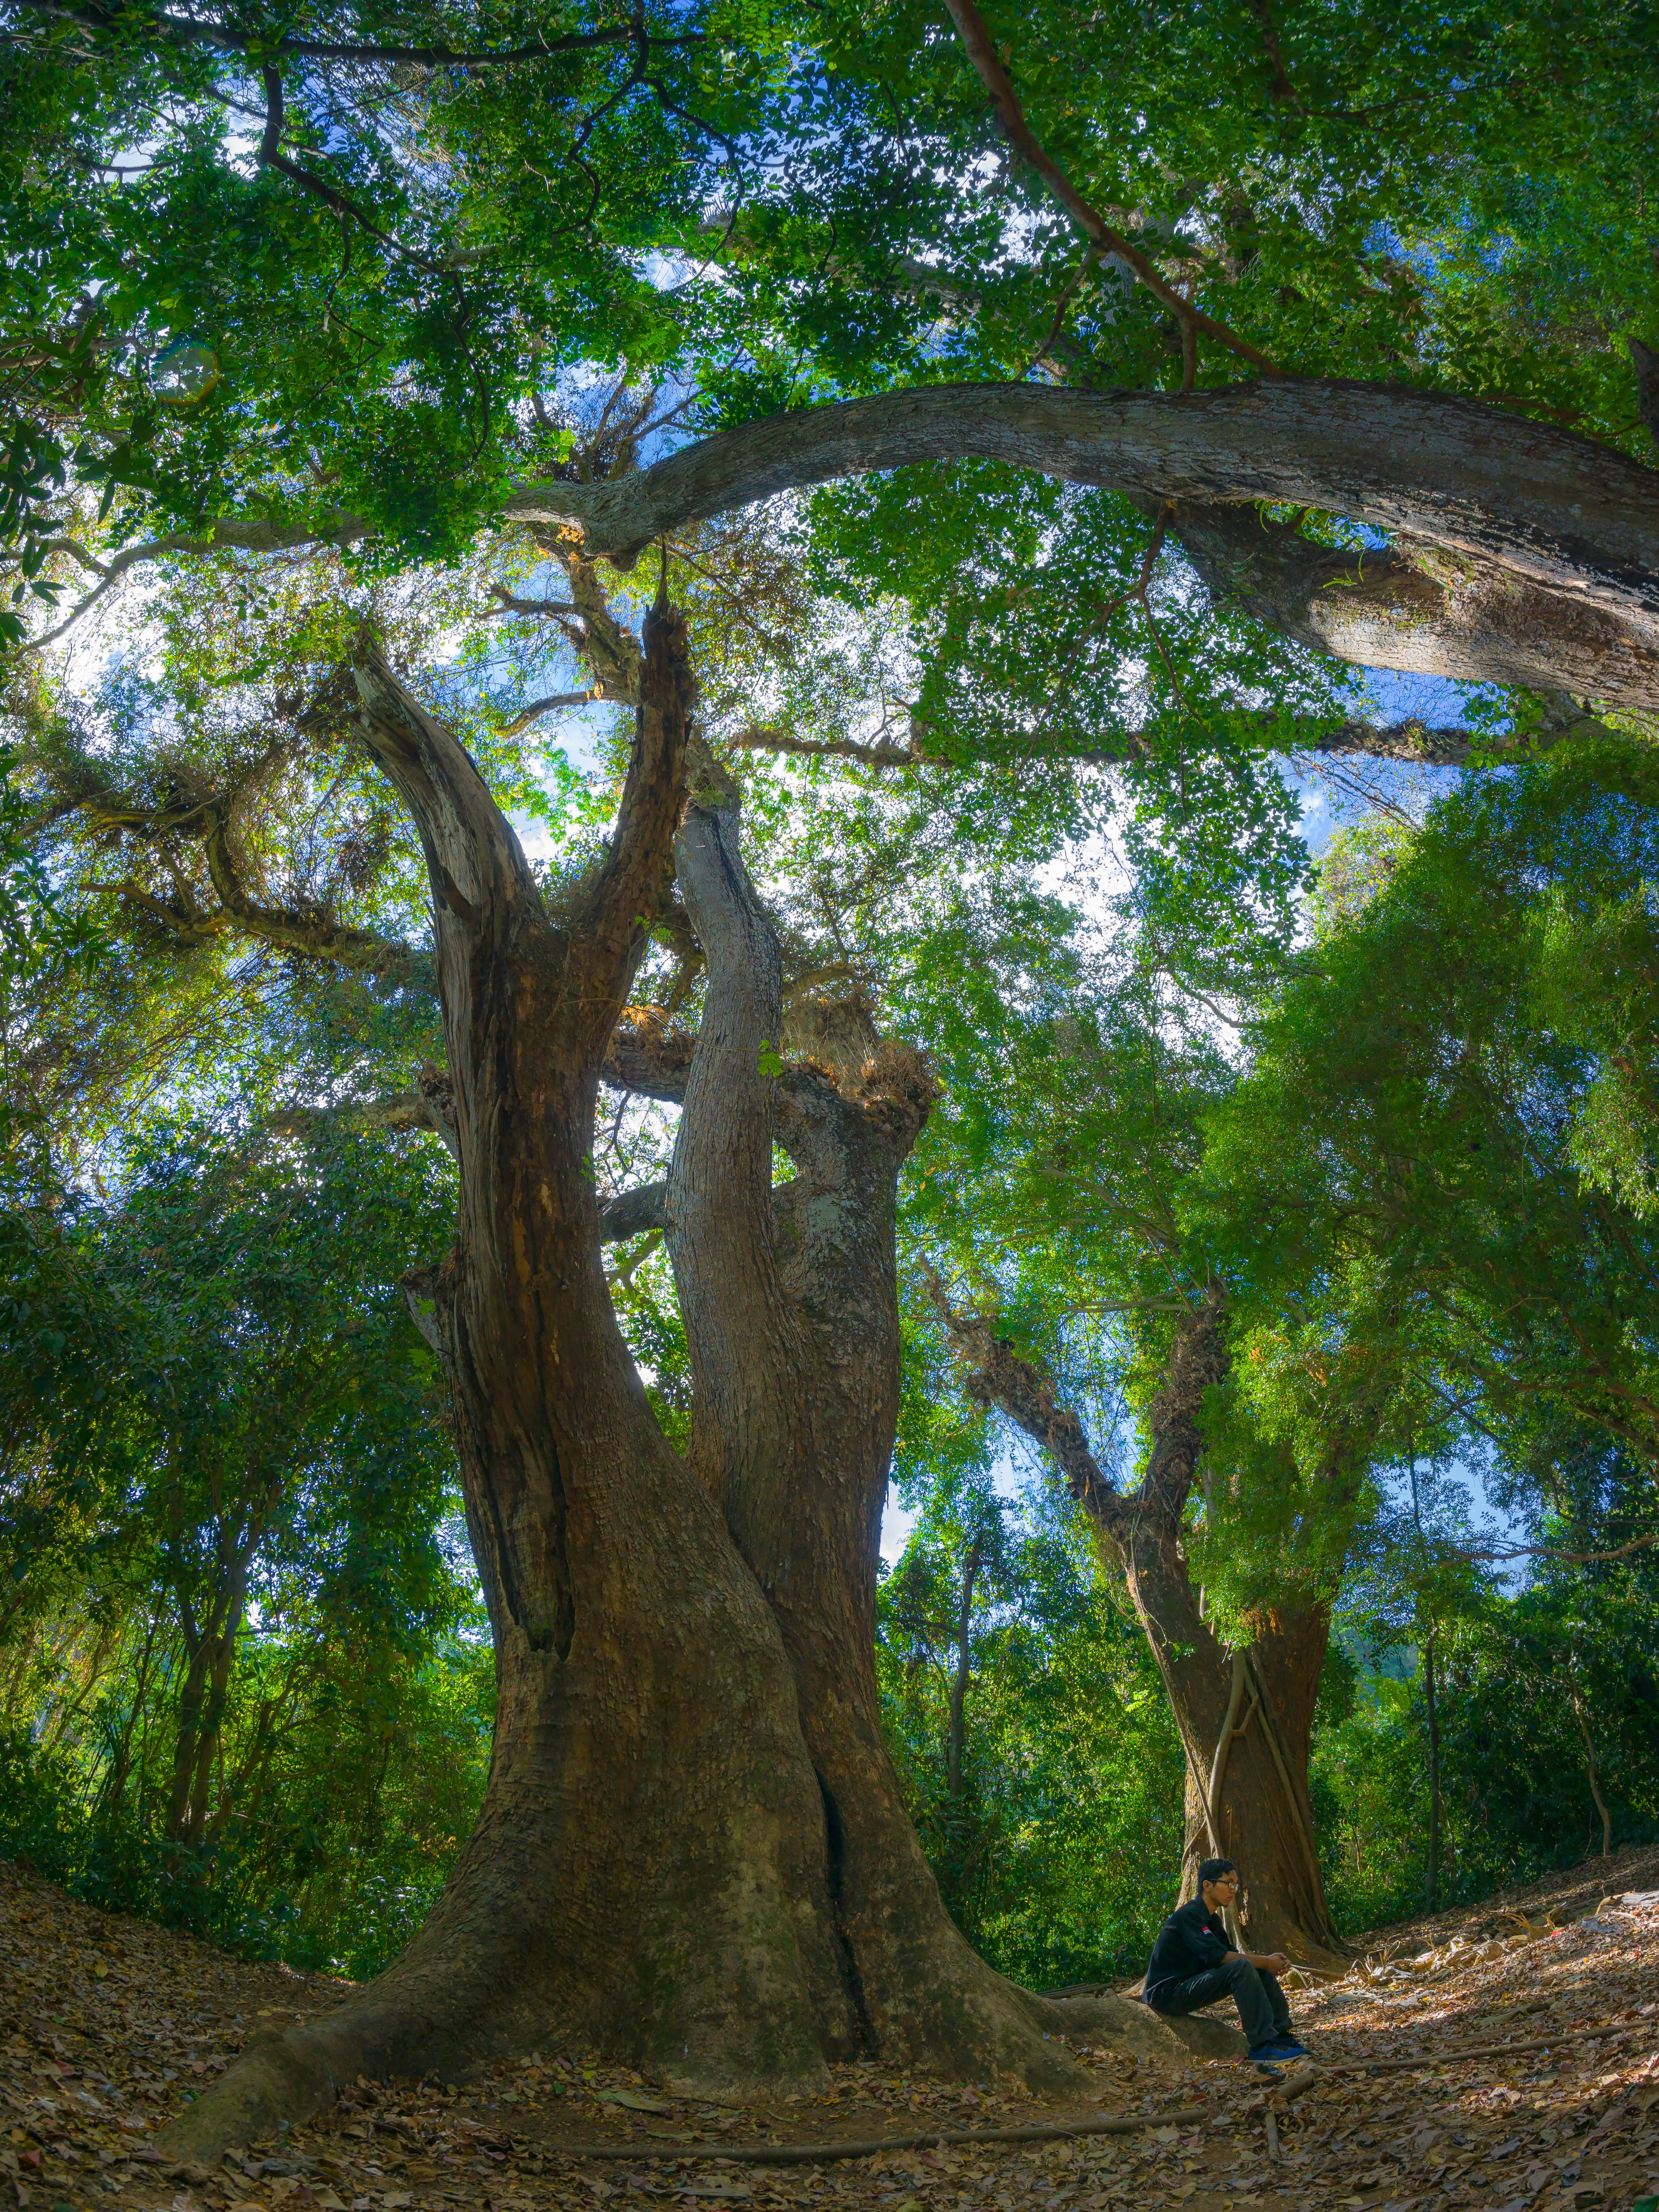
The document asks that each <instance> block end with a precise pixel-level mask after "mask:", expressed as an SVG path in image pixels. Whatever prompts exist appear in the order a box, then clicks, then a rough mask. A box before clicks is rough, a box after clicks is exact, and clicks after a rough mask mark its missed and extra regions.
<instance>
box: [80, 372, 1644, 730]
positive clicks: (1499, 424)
mask: <svg viewBox="0 0 1659 2212" xmlns="http://www.w3.org/2000/svg"><path fill="white" fill-rule="evenodd" d="M966 457H976V458H981V459H994V460H1002V461H1006V462H1008V463H1009V464H1011V465H1013V466H1016V467H1020V468H1028V469H1036V470H1041V471H1044V472H1046V473H1048V474H1049V475H1053V476H1057V477H1062V478H1064V479H1066V480H1067V481H1070V482H1073V483H1090V484H1097V485H1102V486H1107V487H1109V488H1111V489H1116V490H1119V491H1121V492H1124V493H1126V494H1127V495H1129V496H1130V497H1131V498H1133V499H1135V500H1137V501H1141V502H1142V503H1146V502H1147V501H1152V502H1155V503H1162V502H1173V503H1174V506H1175V510H1176V511H1175V513H1174V514H1173V516H1172V517H1171V521H1170V526H1171V528H1172V529H1173V530H1174V531H1175V532H1176V534H1177V535H1178V536H1180V537H1181V538H1182V543H1183V544H1185V546H1186V548H1187V550H1188V554H1189V556H1191V557H1192V558H1193V559H1194V562H1195V563H1196V564H1197V565H1198V567H1199V568H1200V574H1206V575H1207V576H1208V577H1209V578H1210V579H1211V580H1212V584H1213V586H1214V587H1215V588H1217V589H1219V590H1223V591H1225V592H1226V593H1227V594H1228V596H1230V597H1231V598H1232V599H1234V600H1235V602H1236V603H1237V604H1238V605H1241V606H1243V608H1245V610H1246V611H1249V612H1251V613H1253V614H1255V615H1256V616H1257V617H1259V618H1260V619H1261V620H1263V621H1266V622H1268V623H1272V624H1273V626H1275V627H1277V628H1279V629H1283V630H1285V632H1286V634H1288V635H1291V636H1294V637H1297V638H1299V639H1301V640H1302V641H1304V642H1310V643H1313V644H1315V645H1316V646H1318V647H1320V649H1322V650H1323V651H1326V652H1330V653H1335V654H1337V655H1338V656H1339V657H1340V658H1341V659H1346V660H1349V661H1351V662H1353V663H1355V664H1356V665H1360V666H1368V667H1403V668H1407V669H1414V670H1427V671H1431V672H1437V673H1449V674H1455V675H1458V676H1462V677H1467V678H1474V679H1479V680H1489V681H1495V682H1499V683H1506V684H1523V685H1525V686H1527V687H1528V688H1547V689H1550V690H1570V691H1571V692H1572V693H1573V694H1574V695H1575V696H1581V697H1588V698H1592V699H1595V700H1596V701H1598V702H1607V703H1608V704H1610V705H1613V706H1616V707H1620V708H1634V709H1637V710H1638V711H1647V712H1652V711H1654V709H1655V708H1656V706H1659V498H1656V489H1659V474H1656V472H1655V471H1653V470H1651V469H1648V468H1644V466H1642V465H1640V464H1639V463H1638V462H1635V461H1633V460H1631V459H1627V458H1626V456H1625V455H1623V454H1621V453H1617V452H1615V451H1614V450H1613V449H1612V448H1610V447H1605V446H1600V445H1597V444H1595V442H1594V441H1591V440H1589V439H1587V438H1583V437H1579V436H1577V435H1575V434H1574V433H1572V432H1570V431H1565V430H1561V429H1558V428H1554V427H1553V426H1552V425H1550V424H1547V423H1541V422H1533V421H1531V420H1529V419H1528V418H1527V417H1525V416H1521V415H1517V414H1515V413H1513V412H1511V411H1510V410H1505V409H1503V408H1498V407H1493V406H1488V405H1484V404H1480V403H1479V402H1476V401H1474V400H1468V399H1462V398H1452V397H1449V396H1448V395H1446V394H1443V393H1436V392H1416V391H1412V390H1409V389H1407V388H1405V387H1403V386H1392V385H1379V384H1360V383H1349V382H1344V381H1339V380H1305V381H1304V380H1298V379H1292V378H1280V379H1279V380H1274V381H1273V382H1269V383H1253V384H1245V385H1238V386H1230V387H1228V388H1227V389H1225V390H1222V391H1211V392H1193V393H1188V394H1186V395H1176V394H1171V393H1164V392H1128V393H1109V392H1079V391H1075V390H1069V389H1061V388H1055V387H1052V386H1040V385H1035V384H1024V385H1008V384H979V385H935V386H924V387H922V388H920V389H917V390H912V391H907V392H885V393H881V394H878V395H876V396H874V397H872V398H864V399H851V400H842V401H837V402H835V403H833V404H829V405H827V406H823V407H817V408H807V409H802V410H795V411H793V412H789V413H786V414H781V415H775V416H769V417H768V418H767V419H766V420H764V421H763V422H751V423H748V424H745V425H744V426H743V427H742V428H739V429H736V430H730V431H726V432H724V433H722V434H721V435H719V436H717V437H714V438H709V439H706V440H703V441H701V442H700V443H697V444H695V445H691V446H688V447H683V448H682V449H681V450H680V451H679V452H678V453H672V454H670V455H668V456H667V457H666V458H665V459H662V460H659V461H656V462H653V464H652V465H651V466H650V467H648V468H645V469H641V470H638V471H635V472H633V473H631V474H629V475H627V476H623V477H617V478H613V479H611V480H609V481H606V482H605V483H587V484H582V483H574V482H566V481H562V480H550V481H548V482H545V483H530V484H523V485H520V486H519V487H518V488H517V489H514V490H513V491H511V492H509V493H508V494H507V495H506V496H505V498H504V500H503V501H502V502H501V507H502V512H503V513H505V515H506V517H507V519H508V520H513V521H517V522H523V523H527V524H530V525H532V526H544V527H553V526H574V527H575V528H577V529H580V531H581V532H583V533H584V536H585V538H586V559H588V560H590V561H591V560H592V559H594V558H597V557H598V556H599V555H601V554H604V555H608V556H611V558H613V559H615V560H617V561H618V562H624V563H625V562H627V561H628V560H629V559H631V558H633V557H634V556H636V555H637V553H638V552H639V550H640V549H641V547H642V546H644V545H645V544H648V543H649V542H650V541H651V540H652V539H653V538H657V537H659V536H660V535H662V534H663V533H664V532H671V531H674V530H678V529H679V528H682V527H683V526H684V525H686V524H687V523H689V522H692V521H696V520H704V519H706V518H707V517H708V516H710V515H714V514H720V513H727V512H729V511H731V510H732V509H733V508H736V507H744V506H746V505H749V504H750V503H751V502H752V501H757V500H762V499H766V498H769V497H771V496H773V495H775V494H776V493H779V492H782V491H787V490H789V489H795V488H798V487H799V486H803V485H806V484H812V483H827V482H829V481H832V480H834V479H836V478H837V477H845V476H851V475H858V474H862V473H866V472H867V471H872V470H878V469H890V468H899V467H902V466H905V465H909V464H911V463H915V462H921V461H933V460H939V459H956V458H966ZM1254 501H1285V502H1286V503H1288V504H1291V505H1293V506H1298V507H1311V508H1315V509H1317V510H1319V511H1321V512H1323V513H1334V514H1340V515H1345V516H1346V517H1348V518H1350V519H1351V520H1354V521H1356V522H1361V523H1365V524H1369V525H1370V526H1374V527H1376V528H1377V529H1379V530H1383V531H1387V532H1393V533H1395V534H1396V535H1397V536H1398V537H1399V538H1401V540H1402V541H1403V542H1405V543H1406V544H1407V545H1408V546H1409V550H1408V551H1392V552H1385V553H1381V554H1377V555H1365V556H1355V555H1346V554H1342V555H1339V554H1331V553H1328V552H1322V551H1320V550H1318V549H1310V548H1309V547H1308V546H1307V544H1305V541H1301V540H1298V539H1296V538H1294V536H1293V535H1292V536H1291V538H1290V539H1289V542H1288V543H1285V544H1281V545H1279V547H1278V548H1277V550H1275V551H1273V553H1272V554H1269V552H1268V550H1267V545H1266V543H1265V533H1264V532H1263V531H1262V526H1261V521H1260V520H1259V518H1258V517H1257V516H1256V515H1255V513H1251V512H1248V511H1241V510H1243V509H1246V508H1247V506H1248V503H1249V502H1254ZM1218 518H1219V519H1218ZM366 529H367V525H366V524H364V523H363V522H362V520H359V519H357V518H355V517H352V516H350V515H347V514H343V513H335V514H332V515H330V516H327V517H324V518H319V520H318V521H317V522H316V523H315V524H313V525H309V526H307V525H301V526H290V525H281V526H278V525H275V524H272V523H270V522H263V521H262V522H252V523H240V524H230V523H216V524H215V525H214V526H213V528H212V530H211V532H208V533H206V534H204V535H201V536H191V535H189V534H187V533H185V532H178V533H174V534H173V535H171V536H169V537H166V538H158V539H155V540H152V541H151V542H150V543H149V544H148V545H144V546H135V547H129V548H127V549H126V550H125V552H124V553H121V554H118V555H117V556H113V558H112V562H111V563H110V566H111V568H112V576H111V578H110V580H109V581H108V582H105V581H100V584H99V586H97V589H96V591H95V592H93V593H92V594H90V595H89V597H88V599H87V600H85V601H83V602H82V605H81V606H80V607H79V608H78V609H77V610H76V611H75V612H74V613H73V614H71V615H70V617H68V618H67V619H66V620H65V621H64V623H60V624H58V627H57V628H56V629H54V630H53V631H52V632H51V633H50V634H49V636H48V638H47V639H43V640H41V641H40V642H41V643H46V642H49V641H50V639H51V638H54V637H58V636H61V635H63V634H64V630H65V629H68V628H69V627H70V624H71V623H73V622H74V621H75V620H76V619H77V618H78V617H79V615H80V614H81V613H82V612H84V611H85V610H86V608H87V607H88V606H89V605H92V604H94V602H95V600H96V599H98V598H100V597H101V596H102V594H103V592H105V591H106V590H107V589H108V588H109V583H110V582H112V581H113V580H114V575H115V574H120V573H125V569H126V568H131V566H133V565H134V564H135V563H136V562H139V561H143V560H150V559H158V558H161V557H165V556H166V555H167V554H168V553H172V552H179V553H205V552H210V551H213V550H216V548H218V547H221V546H226V547H241V548H244V549H246V550H278V549H279V548H282V547H289V546H296V545H302V544H311V543H316V542H319V541H320V540H327V539H333V540H337V541H338V542H342V543H345V542H349V541H350V540H351V539H352V538H356V537H361V536H362V535H363V534H364V533H365V532H366ZM1245 532H1255V539H1254V540H1252V541H1249V543H1248V544H1247V542H1246V540H1245V538H1244V533H1245ZM1241 547H1243V549H1244V550H1243V556H1241ZM1436 549H1438V550H1436ZM596 672H599V671H596Z"/></svg>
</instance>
